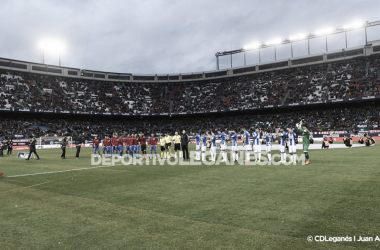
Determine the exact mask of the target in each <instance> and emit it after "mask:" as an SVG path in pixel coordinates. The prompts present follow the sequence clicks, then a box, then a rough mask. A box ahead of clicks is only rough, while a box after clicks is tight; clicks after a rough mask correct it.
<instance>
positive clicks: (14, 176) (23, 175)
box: [4, 164, 119, 178]
mask: <svg viewBox="0 0 380 250" xmlns="http://www.w3.org/2000/svg"><path fill="white" fill-rule="evenodd" d="M118 165H119V164H118ZM114 166H115V165H114ZM107 167H113V166H112V165H111V166H108V165H106V166H104V165H101V166H96V167H89V168H76V169H68V170H58V171H51V172H42V173H34V174H19V175H11V176H4V178H16V177H25V176H34V175H43V174H55V173H64V172H73V171H81V170H87V169H96V168H107Z"/></svg>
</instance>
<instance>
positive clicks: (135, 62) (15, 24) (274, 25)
mask: <svg viewBox="0 0 380 250" xmlns="http://www.w3.org/2000/svg"><path fill="white" fill-rule="evenodd" d="M379 10H380V1H378V0H357V1H353V0H347V1H337V0H328V1H309V0H291V1H284V0H266V1H259V0H234V1H226V0H191V1H187V0H140V1H127V0H92V1H87V0H64V1H63V0H33V1H29V0H25V1H24V0H17V1H11V0H1V1H0V21H1V24H0V25H1V26H0V27H1V35H0V57H3V58H10V59H18V60H24V61H31V62H42V59H41V58H42V56H41V50H40V49H39V46H38V44H39V41H40V40H42V39H46V38H57V39H60V40H62V41H64V43H65V44H66V50H65V52H64V53H63V54H62V66H68V67H75V68H81V69H91V70H100V71H111V72H122V73H135V74H136V73H138V74H167V73H189V72H203V71H211V70H215V68H216V63H215V53H216V52H217V51H225V50H231V49H239V48H241V47H243V46H245V45H247V44H250V43H255V42H259V43H265V42H267V41H268V40H272V39H276V38H281V39H285V38H289V37H290V36H291V35H294V34H298V33H306V34H310V33H314V32H315V31H316V30H318V29H321V28H327V27H331V28H342V27H343V26H344V25H346V24H349V23H350V22H353V21H355V20H361V21H370V22H371V21H377V20H380V12H379ZM375 39H380V28H379V26H377V27H374V28H370V29H369V30H368V40H375ZM363 44H364V31H363V30H360V31H353V32H349V33H348V46H349V47H354V46H360V45H363ZM344 46H345V42H344V34H342V35H334V36H330V37H329V39H328V47H329V51H332V50H341V49H342V48H343V47H344ZM324 49H325V40H324V38H321V39H315V40H312V42H311V53H312V54H314V53H323V52H324ZM306 54H307V43H305V42H299V43H297V44H295V45H294V56H303V55H306ZM261 55H262V57H261V59H262V62H270V61H273V60H274V52H273V49H265V50H264V51H262V53H261ZM289 57H290V48H289V46H288V45H283V46H279V47H278V48H277V59H282V58H283V59H285V58H289ZM257 62H258V53H257V51H255V52H251V53H248V54H247V63H248V64H256V63H257ZM45 63H47V64H53V65H58V56H57V55H53V54H51V53H45ZM220 63H221V68H227V67H230V58H229V57H223V58H221V62H220ZM243 63H244V61H243V57H242V55H237V56H235V57H234V58H233V64H234V66H242V65H243Z"/></svg>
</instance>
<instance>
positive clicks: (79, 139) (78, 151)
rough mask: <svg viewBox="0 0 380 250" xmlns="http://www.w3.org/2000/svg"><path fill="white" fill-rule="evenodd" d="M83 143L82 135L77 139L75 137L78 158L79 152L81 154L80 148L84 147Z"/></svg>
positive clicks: (77, 156)
mask: <svg viewBox="0 0 380 250" xmlns="http://www.w3.org/2000/svg"><path fill="white" fill-rule="evenodd" d="M82 143H83V139H82V137H80V136H78V137H77V138H76V139H75V147H76V148H77V153H76V155H75V157H76V158H77V159H79V154H80V149H81V147H82Z"/></svg>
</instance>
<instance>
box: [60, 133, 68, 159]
mask: <svg viewBox="0 0 380 250" xmlns="http://www.w3.org/2000/svg"><path fill="white" fill-rule="evenodd" d="M66 146H67V137H65V138H63V140H62V143H61V149H62V155H61V159H66Z"/></svg>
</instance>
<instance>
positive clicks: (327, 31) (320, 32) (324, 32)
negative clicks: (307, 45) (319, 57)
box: [315, 28, 334, 36]
mask: <svg viewBox="0 0 380 250" xmlns="http://www.w3.org/2000/svg"><path fill="white" fill-rule="evenodd" d="M333 32H334V29H333V28H326V29H321V30H317V31H316V32H315V34H316V35H317V36H323V35H329V34H331V33H333Z"/></svg>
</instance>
